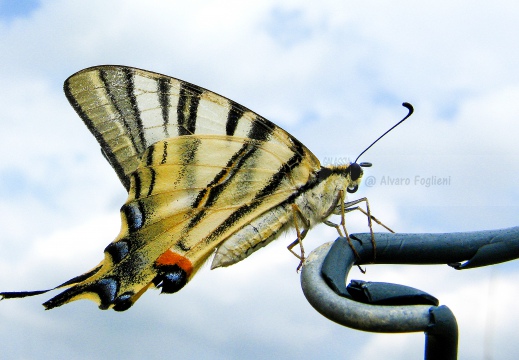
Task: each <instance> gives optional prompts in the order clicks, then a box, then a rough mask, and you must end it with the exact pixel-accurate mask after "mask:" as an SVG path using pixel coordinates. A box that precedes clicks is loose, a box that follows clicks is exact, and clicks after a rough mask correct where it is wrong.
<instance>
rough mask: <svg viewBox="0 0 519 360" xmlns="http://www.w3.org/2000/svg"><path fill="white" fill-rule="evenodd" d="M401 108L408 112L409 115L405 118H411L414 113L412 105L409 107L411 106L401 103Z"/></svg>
mask: <svg viewBox="0 0 519 360" xmlns="http://www.w3.org/2000/svg"><path fill="white" fill-rule="evenodd" d="M402 106H403V107H405V108H406V109H407V110H409V114H408V115H407V117H409V116H411V114H412V113H413V112H414V107H413V105H411V104H410V103H408V102H403V103H402Z"/></svg>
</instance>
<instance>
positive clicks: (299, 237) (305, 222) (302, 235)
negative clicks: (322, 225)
mask: <svg viewBox="0 0 519 360" xmlns="http://www.w3.org/2000/svg"><path fill="white" fill-rule="evenodd" d="M292 215H293V217H294V227H295V228H296V232H297V239H296V240H295V241H294V242H292V243H291V244H290V245H288V246H287V249H288V251H290V252H291V253H292V254H294V255H295V257H297V258H298V259H299V260H300V262H299V265H298V266H297V271H299V269H301V266H303V262H304V261H305V249H304V247H303V239H304V238H305V236H306V234H307V233H308V229H309V228H310V221H309V220H308V219H307V218H306V217H305V216H304V215H303V213H302V212H301V210H300V209H299V207H298V206H297V205H296V204H292ZM298 217H299V219H300V220H301V221H302V222H303V226H304V229H303V231H300V230H299V225H298V224H297V218H298ZM297 244H299V248H300V249H301V255H298V254H297V253H296V252H295V251H294V250H292V249H293V248H294V246H296V245H297Z"/></svg>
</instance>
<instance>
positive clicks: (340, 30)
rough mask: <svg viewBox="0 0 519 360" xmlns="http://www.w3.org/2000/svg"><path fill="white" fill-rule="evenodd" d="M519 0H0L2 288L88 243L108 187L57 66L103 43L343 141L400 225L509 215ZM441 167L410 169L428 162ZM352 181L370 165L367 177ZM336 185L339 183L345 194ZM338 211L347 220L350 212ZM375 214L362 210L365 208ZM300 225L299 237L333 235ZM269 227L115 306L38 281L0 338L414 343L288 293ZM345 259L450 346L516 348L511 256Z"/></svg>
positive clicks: (59, 263) (285, 344) (48, 270)
mask: <svg viewBox="0 0 519 360" xmlns="http://www.w3.org/2000/svg"><path fill="white" fill-rule="evenodd" d="M518 17H519V5H518V4H517V3H516V2H513V1H500V0H497V1H493V2H491V3H490V2H472V1H457V2H452V1H422V2H420V3H419V4H417V3H416V2H414V1H391V2H387V1H363V2H359V1H333V0H324V1H319V2H315V1H296V0H290V1H288V0H287V1H274V0H266V1H261V2H244V1H231V0H222V1H218V2H215V1H208V0H194V1H189V2H185V1H176V0H174V1H168V2H165V1H158V0H150V1H146V2H143V1H131V0H128V1H122V0H113V1H110V2H107V1H101V0H88V1H84V0H78V1H74V2H71V1H65V0H41V1H5V0H0V49H2V51H1V55H0V123H1V124H2V131H0V290H2V291H16V290H35V289H46V288H50V287H53V286H55V285H57V284H60V283H62V282H64V281H66V280H68V279H70V278H72V277H74V276H76V275H79V274H81V273H83V272H85V271H87V270H89V269H91V268H92V267H93V266H95V265H96V264H98V262H99V261H100V260H101V259H102V257H103V249H104V248H105V246H106V245H107V244H108V243H110V242H111V241H112V240H113V239H114V238H115V237H116V235H117V234H118V232H119V229H120V218H119V208H120V206H121V205H122V204H123V203H124V201H125V199H126V192H125V190H124V188H123V187H122V185H121V184H120V182H119V180H118V179H117V176H116V175H115V173H114V172H113V170H112V169H111V168H110V166H109V165H108V164H107V162H106V161H105V160H104V158H103V156H102V155H101V153H100V151H99V147H98V144H97V142H96V141H95V139H94V138H93V137H92V135H91V134H90V133H89V132H88V130H87V129H86V127H85V126H84V125H83V123H82V121H81V120H80V118H79V117H78V116H77V115H76V114H75V112H74V111H73V109H72V108H71V106H70V105H69V104H68V102H67V100H66V98H65V96H64V94H63V91H62V84H63V81H64V80H65V79H66V78H67V77H68V76H70V75H71V74H73V73H75V72H76V71H79V70H81V69H83V68H86V67H90V66H94V65H101V64H121V65H128V66H134V67H138V68H143V69H147V70H151V71H155V72H159V73H163V74H167V75H170V76H173V77H176V78H180V79H183V80H186V81H189V82H191V83H194V84H197V85H199V86H202V87H204V88H207V89H211V90H213V91H215V92H217V93H219V94H222V95H224V96H226V97H228V98H230V99H233V100H234V101H236V102H238V103H240V104H242V105H244V106H246V107H248V108H250V109H252V110H254V111H256V112H257V113H259V114H261V115H262V116H264V117H266V118H268V119H269V120H271V121H273V122H274V123H276V124H278V125H279V126H281V127H283V128H284V129H286V130H287V131H289V132H290V133H291V134H293V135H294V136H296V137H297V138H298V139H299V140H300V141H301V142H303V143H304V144H305V145H306V146H307V147H308V148H309V149H311V151H312V152H313V153H314V154H315V155H316V156H317V157H318V158H319V159H320V161H321V163H322V164H323V165H330V164H337V163H344V162H345V161H347V160H348V159H350V160H351V159H355V157H356V156H357V155H358V154H359V153H360V152H361V151H362V150H363V149H364V148H366V147H367V146H368V145H369V144H370V143H371V142H372V141H373V140H374V139H376V138H377V137H378V136H379V135H380V134H382V133H383V132H384V131H386V130H387V129H388V128H389V127H391V126H392V125H393V124H394V123H396V122H397V121H398V120H400V119H401V118H402V117H403V116H404V115H405V114H406V110H405V109H404V108H403V107H402V106H401V103H402V102H404V101H407V102H410V103H412V104H413V105H414V107H415V114H414V115H413V116H412V117H411V118H410V119H409V120H407V121H406V122H405V123H404V124H402V125H401V126H399V127H398V128H397V129H395V130H394V131H393V132H392V133H391V134H389V135H388V136H387V137H386V138H384V139H383V140H381V141H380V142H379V143H377V145H376V146H374V147H373V148H371V149H370V150H369V151H368V152H367V153H366V154H364V155H363V156H362V158H361V159H360V161H369V162H371V163H373V167H372V168H368V169H366V170H365V179H364V180H367V179H368V177H369V178H370V181H369V182H366V181H365V183H364V184H362V185H361V186H360V188H359V191H358V192H357V193H356V194H352V195H350V200H352V199H355V198H359V197H364V196H366V197H368V198H369V201H370V206H371V210H372V213H373V214H374V215H375V216H377V217H378V218H379V219H382V220H383V222H384V223H385V224H387V225H388V226H390V227H391V228H393V229H394V230H396V231H398V232H420V233H421V232H454V231H471V230H485V229H499V228H506V227H511V226H515V225H517V221H516V218H517V215H518V214H519V190H517V189H518V188H517V186H516V184H515V180H514V179H517V177H518V175H519V165H518V164H517V161H516V159H517V155H518V154H517V146H516V138H517V136H519V101H518V100H519V69H518V68H517V63H519V48H518V47H517V36H518V35H519V22H518V21H517V18H518ZM439 178H441V179H448V181H447V180H446V181H445V182H444V184H443V185H430V186H427V181H428V180H427V179H439ZM368 183H369V184H368ZM353 195H354V196H353ZM348 224H349V229H350V232H365V231H367V230H368V229H367V227H366V220H365V218H363V217H362V216H361V215H355V214H352V215H351V217H348ZM375 230H376V231H382V229H380V228H378V229H377V228H375ZM336 237H337V234H336V232H335V230H334V229H332V228H329V227H327V226H319V227H316V228H314V229H313V230H312V231H311V232H310V233H309V235H308V236H307V238H306V239H305V247H306V249H313V248H316V247H317V246H319V245H320V244H322V243H324V242H328V241H333V240H334V239H335V238H336ZM294 239H295V234H293V233H288V234H287V235H286V236H282V237H281V238H280V239H279V240H277V241H276V242H275V243H272V244H271V245H269V246H268V247H266V248H265V249H262V250H260V251H258V252H257V253H255V254H253V255H252V256H251V257H250V258H247V259H246V260H245V261H243V262H240V263H238V264H236V265H234V266H232V267H229V268H224V269H217V270H214V271H211V270H209V267H208V266H206V267H204V268H203V269H202V270H201V271H200V272H199V273H198V274H197V276H196V277H195V278H194V279H193V280H192V281H191V282H190V283H189V284H188V285H187V286H186V287H185V288H184V289H182V291H180V292H179V293H177V294H174V295H160V296H159V292H158V291H148V292H147V293H146V294H145V295H144V296H143V297H142V298H141V299H140V300H139V301H138V302H137V303H136V304H135V305H134V306H133V307H132V308H131V309H130V310H129V311H126V312H123V313H116V312H114V311H101V310H99V309H98V308H97V306H96V305H95V304H94V303H92V302H89V301H77V302H73V303H71V304H68V305H66V306H63V307H61V308H57V309H53V310H51V311H44V309H43V307H42V306H41V305H40V304H41V303H43V302H44V301H46V300H47V299H48V298H50V296H52V295H55V294H56V292H53V293H50V296H47V295H49V294H45V295H41V296H38V297H34V298H27V299H22V300H4V301H2V302H0V348H1V349H2V358H4V359H37V358H49V357H51V356H54V357H57V356H59V357H61V358H64V357H67V358H70V359H92V358H99V359H105V358H106V359H108V358H114V357H117V358H123V357H124V358H126V359H137V358H143V357H149V358H158V357H165V356H168V357H171V358H181V357H182V358H187V359H201V358H204V359H208V358H210V359H242V358H251V359H263V358H282V359H315V358H345V359H350V358H363V359H402V358H407V359H411V358H412V359H417V358H422V357H423V346H424V335H423V334H421V333H416V334H372V333H366V332H360V331H357V330H353V329H349V328H345V327H342V326H340V325H337V324H335V323H332V322H330V321H329V320H327V319H326V318H324V317H322V316H321V315H320V314H319V313H317V312H316V311H315V310H314V309H313V308H312V307H311V306H310V305H309V304H308V302H307V301H306V300H305V298H304V296H303V294H302V291H301V288H300V285H299V275H298V274H297V273H296V267H297V264H298V260H297V259H296V258H295V257H293V256H292V255H291V254H290V253H289V252H288V251H287V250H286V246H287V245H288V244H289V243H290V242H292V241H293V240H294ZM351 276H352V278H354V279H360V280H366V281H367V280H370V281H387V282H394V283H399V284H404V285H409V286H413V287H416V288H419V289H421V290H424V291H427V292H429V293H430V294H432V295H433V296H435V297H437V298H438V299H439V300H440V302H441V304H444V305H447V306H448V307H449V308H450V309H451V310H452V311H453V312H454V314H455V315H456V318H457V321H458V325H459V331H460V338H459V358H460V359H515V358H517V357H519V346H518V345H517V341H516V339H515V337H516V335H515V334H516V332H517V323H518V320H519V309H518V308H517V306H516V301H515V300H516V299H517V297H518V295H519V286H518V285H517V281H516V279H517V277H518V276H519V266H518V265H517V262H508V263H504V264H499V265H495V266H492V267H487V268H481V269H473V270H464V271H455V270H453V269H451V268H449V267H447V266H445V265H443V266H442V265H437V266H389V265H372V266H368V267H367V273H366V274H365V275H363V274H361V273H360V272H359V271H358V270H356V269H352V274H351Z"/></svg>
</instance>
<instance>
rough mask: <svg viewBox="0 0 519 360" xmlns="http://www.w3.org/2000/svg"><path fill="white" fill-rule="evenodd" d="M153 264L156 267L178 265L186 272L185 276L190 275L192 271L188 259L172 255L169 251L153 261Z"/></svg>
mask: <svg viewBox="0 0 519 360" xmlns="http://www.w3.org/2000/svg"><path fill="white" fill-rule="evenodd" d="M155 264H157V265H158V266H170V265H178V266H179V267H180V268H181V269H182V270H184V271H185V272H186V274H187V276H189V275H191V272H192V271H193V264H192V263H191V261H190V260H189V259H188V258H186V257H184V256H182V255H179V254H177V253H174V252H173V251H171V250H167V251H166V252H165V253H164V254H162V255H160V256H159V257H158V258H157V260H156V261H155Z"/></svg>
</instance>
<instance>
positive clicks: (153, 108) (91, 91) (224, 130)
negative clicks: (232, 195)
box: [64, 65, 320, 190]
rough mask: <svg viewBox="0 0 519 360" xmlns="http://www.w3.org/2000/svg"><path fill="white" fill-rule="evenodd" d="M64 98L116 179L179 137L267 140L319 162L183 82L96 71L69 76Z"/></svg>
mask: <svg viewBox="0 0 519 360" xmlns="http://www.w3.org/2000/svg"><path fill="white" fill-rule="evenodd" d="M64 90H65V94H66V96H67V98H68V100H69V101H70V103H71V105H72V106H73V107H74V109H75V110H76V112H77V113H78V114H79V116H80V117H81V119H83V121H84V123H85V124H86V125H87V127H88V128H89V130H90V131H91V132H92V134H93V135H94V136H95V138H96V139H97V141H98V142H99V144H100V145H101V149H102V152H103V154H104V155H105V157H106V158H107V160H108V161H109V163H110V164H111V166H112V167H113V168H114V170H115V172H116V173H117V175H118V176H119V179H120V180H121V182H122V183H123V185H124V186H125V187H126V189H127V190H129V188H130V175H131V174H132V173H133V172H134V171H135V170H136V169H137V166H138V165H139V163H140V160H141V158H142V155H143V153H144V152H145V151H146V149H147V148H148V147H149V146H151V145H153V144H154V143H155V142H157V141H160V140H164V139H167V138H172V137H175V136H183V135H192V134H195V135H228V136H237V137H243V138H250V139H255V140H261V141H271V142H275V143H279V144H280V145H281V146H285V147H288V148H289V149H291V150H292V151H293V152H295V153H297V154H299V155H301V156H308V159H309V161H311V162H312V167H316V168H319V167H320V164H319V161H318V160H317V159H316V158H315V156H313V155H311V153H310V151H309V150H308V149H306V147H304V145H302V144H301V143H300V142H299V141H298V140H297V139H295V138H294V137H293V136H292V135H290V134H289V133H287V132H286V131H284V130H283V129H281V128H280V127H278V126H276V125H275V124H273V123H272V122H270V121H268V120H267V119H265V118H263V117H261V116H259V115H258V114H256V113H254V112H252V111H250V110H249V109H247V108H245V107H244V106H241V105H240V104H237V103H235V102H234V101H232V100H229V99H227V98H225V97H223V96H220V95H218V94H215V93H214V92H211V91H209V90H206V89H204V88H201V87H199V86H196V85H193V84H190V83H188V82H185V81H182V80H178V79H174V78H171V77H169V76H165V75H161V74H157V73H153V72H150V71H145V70H140V69H135V68H131V67H125V66H113V65H105V66H96V67H92V68H88V69H84V70H81V71H79V72H78V73H76V74H74V75H72V76H70V77H69V78H68V79H67V80H66V81H65V84H64Z"/></svg>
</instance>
